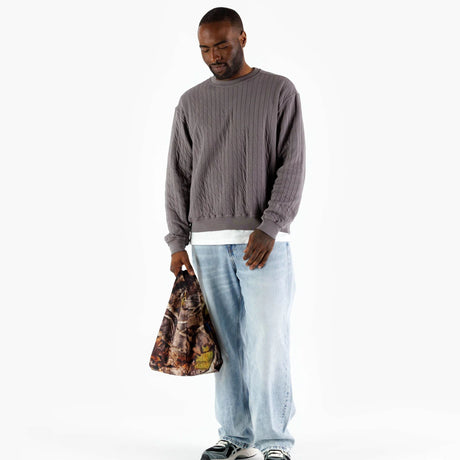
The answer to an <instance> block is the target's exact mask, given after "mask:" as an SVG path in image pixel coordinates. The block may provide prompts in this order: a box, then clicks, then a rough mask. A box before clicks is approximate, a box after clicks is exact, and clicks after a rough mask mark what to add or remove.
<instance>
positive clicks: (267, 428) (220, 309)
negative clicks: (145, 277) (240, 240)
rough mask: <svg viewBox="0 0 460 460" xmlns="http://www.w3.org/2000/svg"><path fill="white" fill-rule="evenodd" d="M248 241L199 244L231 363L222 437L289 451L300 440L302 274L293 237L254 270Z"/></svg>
mask: <svg viewBox="0 0 460 460" xmlns="http://www.w3.org/2000/svg"><path fill="white" fill-rule="evenodd" d="M246 246H247V244H219V245H192V264H193V268H194V270H195V273H196V275H197V277H198V281H199V283H200V286H201V290H202V292H203V296H204V299H205V301H206V304H207V307H208V310H209V314H210V316H211V320H212V322H213V325H214V328H215V330H216V334H217V338H218V340H219V345H220V348H221V352H222V359H223V364H222V367H221V368H220V370H219V371H218V372H216V373H214V376H215V411H216V418H217V421H218V422H219V424H220V425H221V426H220V428H219V430H218V431H219V436H220V439H227V440H229V441H231V442H233V443H235V444H236V445H238V446H241V447H256V448H258V449H260V450H261V451H264V450H267V449H268V448H272V447H277V448H281V449H284V450H285V451H287V452H289V451H290V449H291V448H292V446H293V445H294V442H295V439H294V437H293V436H292V435H291V433H290V432H289V431H288V428H287V427H288V423H289V421H290V420H291V419H292V417H293V416H294V414H295V411H296V409H295V405H294V400H293V394H292V386H291V369H290V352H289V350H290V335H289V334H290V312H291V307H292V302H293V297H294V292H295V280H294V274H293V266H292V259H291V246H290V243H289V242H288V241H275V243H274V246H273V249H272V251H271V253H270V255H269V257H268V260H267V262H266V264H265V265H264V266H263V267H262V268H255V269H253V270H251V269H250V268H249V266H248V265H246V262H247V261H248V259H246V260H244V259H243V255H244V252H243V251H244V249H245V248H246Z"/></svg>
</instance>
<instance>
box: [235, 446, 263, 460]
mask: <svg viewBox="0 0 460 460" xmlns="http://www.w3.org/2000/svg"><path fill="white" fill-rule="evenodd" d="M245 459H251V460H264V455H263V454H262V452H261V451H260V450H259V449H256V448H255V447H248V448H246V449H241V450H239V451H238V452H236V453H235V454H233V455H231V456H230V457H228V459H227V460H245Z"/></svg>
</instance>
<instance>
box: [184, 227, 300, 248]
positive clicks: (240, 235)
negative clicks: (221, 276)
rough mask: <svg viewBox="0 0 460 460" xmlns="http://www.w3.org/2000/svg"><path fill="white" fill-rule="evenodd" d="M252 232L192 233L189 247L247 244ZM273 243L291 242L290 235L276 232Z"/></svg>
mask: <svg viewBox="0 0 460 460" xmlns="http://www.w3.org/2000/svg"><path fill="white" fill-rule="evenodd" d="M253 231H254V230H211V231H207V232H192V236H191V239H190V244H191V245H196V244H248V242H249V235H250V234H251V233H252V232H253ZM275 241H291V234H290V233H286V232H278V233H277V235H276V238H275Z"/></svg>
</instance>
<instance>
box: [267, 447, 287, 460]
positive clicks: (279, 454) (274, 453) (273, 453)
mask: <svg viewBox="0 0 460 460" xmlns="http://www.w3.org/2000/svg"><path fill="white" fill-rule="evenodd" d="M265 457H266V458H268V457H272V458H281V459H283V458H285V457H286V458H288V459H289V460H290V459H291V457H290V456H289V454H288V453H287V452H283V451H282V450H280V449H270V450H268V451H267V453H266V454H265Z"/></svg>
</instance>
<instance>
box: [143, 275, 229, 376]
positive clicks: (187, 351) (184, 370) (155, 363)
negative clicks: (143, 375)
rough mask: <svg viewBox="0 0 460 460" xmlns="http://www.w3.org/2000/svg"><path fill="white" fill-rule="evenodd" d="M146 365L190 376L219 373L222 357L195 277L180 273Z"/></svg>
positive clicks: (167, 372) (174, 373)
mask: <svg viewBox="0 0 460 460" xmlns="http://www.w3.org/2000/svg"><path fill="white" fill-rule="evenodd" d="M149 366H150V368H151V369H152V370H154V371H159V372H164V373H166V374H173V375H181V376H193V375H201V374H210V373H213V372H218V371H219V369H220V368H221V366H222V356H221V352H220V348H219V343H218V340H217V335H216V332H215V329H214V326H213V324H212V322H211V317H210V315H209V311H208V308H207V306H206V303H205V300H204V296H203V293H202V291H201V288H200V284H199V281H198V278H197V277H196V275H191V274H190V273H189V272H188V271H187V270H181V271H180V272H179V273H178V274H177V276H176V279H175V281H174V285H173V289H172V292H171V296H170V299H169V303H168V306H167V308H166V312H165V315H164V317H163V321H162V323H161V326H160V331H159V332H158V335H157V338H156V341H155V346H154V347H153V351H152V353H151V356H150V362H149Z"/></svg>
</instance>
